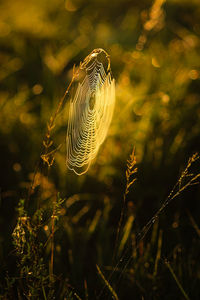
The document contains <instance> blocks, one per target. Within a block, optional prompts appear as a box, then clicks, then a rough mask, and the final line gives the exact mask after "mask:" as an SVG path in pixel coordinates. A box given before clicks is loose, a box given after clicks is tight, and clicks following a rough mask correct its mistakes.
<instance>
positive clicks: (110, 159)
mask: <svg viewBox="0 0 200 300" xmlns="http://www.w3.org/2000/svg"><path fill="white" fill-rule="evenodd" d="M199 15H200V3H199V1H198V0H190V1H187V0H184V1H183V0H169V1H166V2H165V1H162V0H156V1H149V0H142V1H136V0H131V1H128V0H117V1H114V2H108V1H105V0H101V1H99V0H97V1H91V0H89V1H87V2H85V1H83V0H73V1H72V0H66V1H61V0H52V1H46V0H42V1H39V0H30V1H24V0H15V1H13V0H9V1H1V3H0V63H1V68H0V149H1V150H0V151H1V157H0V170H1V173H0V188H1V198H0V212H1V213H0V228H1V231H0V261H1V266H2V267H1V279H2V285H1V286H2V293H3V290H4V288H5V285H6V283H5V280H4V279H5V276H6V274H7V272H8V273H9V276H17V269H16V263H15V260H16V258H15V256H14V255H13V253H12V232H13V229H14V227H15V224H16V219H17V213H16V206H17V203H18V201H19V199H20V198H25V197H26V195H27V187H28V186H29V184H30V180H31V178H32V176H33V172H34V168H35V166H36V162H37V161H38V159H39V156H40V150H41V145H42V140H43V137H44V134H45V130H46V124H47V122H48V120H49V118H50V116H51V114H52V113H53V112H54V111H55V108H56V105H57V103H58V102H59V100H60V98H61V97H62V96H63V94H64V92H65V89H66V88H67V86H68V84H69V82H70V80H71V77H72V69H73V65H74V64H76V65H78V64H79V62H80V61H83V59H84V57H85V56H87V55H88V54H89V53H90V52H91V51H92V50H93V49H95V48H103V49H105V50H106V51H107V52H108V53H109V54H110V57H111V68H112V72H113V75H114V77H115V79H116V107H115V112H114V117H113V120H112V124H111V127H110V129H109V133H108V137H107V139H106V141H105V142H104V144H103V145H102V147H101V149H100V151H99V153H98V156H97V158H96V159H95V161H94V163H93V164H92V166H91V168H90V169H89V171H88V173H87V174H86V175H83V176H81V177H77V176H76V175H75V174H73V173H72V172H69V171H68V170H67V169H66V165H65V142H64V141H65V136H66V129H67V116H68V110H67V109H68V100H69V99H67V101H66V104H65V107H64V109H63V111H62V114H60V115H59V116H58V119H57V122H56V128H55V129H54V141H55V143H56V144H57V145H59V144H62V147H61V149H60V150H59V151H58V153H57V154H56V157H55V164H54V166H53V167H52V168H51V170H50V172H49V174H48V177H46V176H45V177H44V178H43V180H42V184H41V185H42V186H43V193H41V194H38V195H35V196H33V197H32V198H33V199H31V202H30V207H31V208H30V211H31V212H33V210H34V208H35V206H34V205H35V202H36V201H39V202H40V205H41V206H44V207H46V208H47V207H51V205H52V195H53V194H55V192H57V191H59V192H60V194H61V197H62V198H65V199H66V200H65V202H64V205H63V208H62V212H61V215H62V216H61V219H60V223H59V229H58V231H57V232H56V234H55V267H54V269H55V270H54V271H55V274H57V276H61V277H62V280H63V281H64V279H66V280H67V284H70V285H71V286H73V288H74V289H75V290H76V291H77V293H78V294H79V295H80V297H81V298H83V299H87V297H86V296H84V293H85V287H84V280H85V281H86V282H87V285H88V294H89V299H95V297H97V295H98V294H99V293H100V291H101V290H102V286H103V283H102V282H101V278H99V277H98V275H97V272H96V269H95V264H98V265H100V266H102V270H103V272H104V274H106V275H107V276H109V274H110V270H111V269H112V255H113V245H114V239H115V235H116V230H117V229H116V228H117V224H118V221H119V216H120V212H121V209H122V202H123V193H124V190H125V187H126V176H125V170H126V161H127V159H128V157H129V155H130V153H131V151H132V148H133V147H135V151H136V158H137V164H138V165H137V167H138V174H137V182H136V183H135V184H134V187H133V188H132V189H131V190H130V193H129V195H128V197H127V198H128V199H127V207H126V214H125V216H126V217H125V221H124V222H125V223H126V222H129V223H126V225H127V226H125V227H124V228H126V230H128V229H127V228H129V227H130V228H132V230H130V231H128V233H127V236H128V237H127V240H128V239H129V238H131V236H132V237H133V235H134V234H135V233H136V232H139V230H140V229H141V228H142V227H143V225H145V223H146V222H147V221H148V220H149V219H150V218H151V217H152V215H153V213H154V212H155V211H156V210H157V209H158V208H159V207H160V205H161V203H162V201H163V200H164V199H165V198H166V197H167V195H168V194H169V192H170V190H171V189H172V187H173V185H174V184H175V182H176V181H177V179H178V176H179V175H180V173H181V171H182V170H183V168H184V166H185V164H186V163H187V160H188V158H189V157H190V156H191V155H192V154H193V153H194V152H196V151H199V148H200V139H199V136H200V118H199V116H200V84H199V83H200V55H199V53H200V19H199ZM199 196H200V189H199V187H198V186H197V187H195V188H192V189H191V190H190V191H189V192H186V193H185V194H184V195H183V196H182V197H180V199H178V200H176V201H175V202H174V203H173V204H172V205H170V206H169V207H168V208H167V209H166V210H165V214H163V215H162V217H161V218H160V222H159V224H155V225H154V227H153V231H152V233H150V234H149V236H148V237H147V239H146V240H145V241H144V242H143V244H142V245H141V247H140V248H139V251H138V252H137V253H135V254H134V253H129V256H131V255H133V257H134V262H132V263H131V264H130V265H128V267H127V268H126V270H125V271H124V272H123V271H122V270H120V269H119V270H118V274H121V275H120V277H121V279H120V280H118V279H113V280H112V284H113V286H114V288H115V289H116V292H117V294H118V296H119V298H120V299H132V298H135V299H142V297H144V299H160V298H161V297H163V298H164V299H182V298H181V297H183V296H182V294H181V291H180V289H179V287H178V285H177V283H176V281H175V280H174V279H173V276H172V274H171V273H170V271H169V268H167V265H166V264H165V262H164V258H167V259H169V261H170V263H171V265H172V268H173V270H174V272H175V274H176V275H177V278H178V279H179V281H180V282H181V284H182V286H183V287H184V289H185V291H186V292H187V294H188V295H189V296H190V297H191V299H199V298H198V297H199V294H200V290H199V283H200V282H199V280H200V268H199V267H200V264H199V253H200V251H199V250H200V240H199V236H198V232H199V231H198V224H199V217H200V204H199V199H200V198H199ZM36 198H37V200H36ZM131 216H132V217H131ZM194 222H196V227H195V226H194ZM128 224H129V227H128ZM45 226H47V225H45ZM45 226H44V230H43V235H44V236H48V234H49V228H48V226H47V227H45ZM195 228H196V229H195ZM126 230H125V229H124V232H126ZM41 240H42V241H43V242H44V240H45V237H41ZM159 243H160V244H159ZM158 244H159V245H160V246H159V247H160V248H159V247H158ZM123 247H124V248H125V247H126V242H125V244H124V246H123ZM157 249H160V250H159V251H160V255H159V252H157ZM122 250H123V249H122ZM45 251H46V252H45V255H46V257H47V258H48V257H49V251H50V250H49V249H48V247H47V249H46V250H45ZM134 255H135V256H134ZM156 257H158V258H157V260H156ZM61 274H62V275H61ZM63 281H62V284H63V285H64V283H63ZM60 290H61V288H59V289H57V293H58V294H57V299H62V297H63V298H64V296H63V295H64V294H62V293H61V292H60V294H59V291H60ZM63 293H64V292H63ZM71 297H73V296H71ZM84 297H85V298H84ZM101 297H102V299H109V297H110V296H108V294H107V295H105V294H104V292H103V294H102V296H101ZM71 299H73V298H71ZM74 299H76V298H74Z"/></svg>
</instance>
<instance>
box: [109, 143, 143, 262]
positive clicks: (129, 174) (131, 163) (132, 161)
mask: <svg viewBox="0 0 200 300" xmlns="http://www.w3.org/2000/svg"><path fill="white" fill-rule="evenodd" d="M137 170H138V169H137V167H136V156H135V148H133V151H132V153H131V154H130V157H129V159H128V160H127V169H126V189H125V192H124V195H123V206H122V210H121V214H120V219H119V223H118V227H117V235H116V240H115V247H114V252H113V260H114V258H115V255H116V249H117V243H118V240H119V235H120V231H121V227H122V222H123V218H124V212H125V207H126V198H127V195H128V193H129V189H130V187H131V186H132V185H133V183H134V182H135V181H136V178H135V177H133V176H135V175H136V173H137Z"/></svg>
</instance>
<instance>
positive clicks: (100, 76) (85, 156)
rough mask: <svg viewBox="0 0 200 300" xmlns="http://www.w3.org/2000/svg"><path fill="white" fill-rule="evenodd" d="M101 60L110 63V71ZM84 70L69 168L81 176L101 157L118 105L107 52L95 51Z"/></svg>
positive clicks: (73, 102)
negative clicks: (101, 150)
mask: <svg viewBox="0 0 200 300" xmlns="http://www.w3.org/2000/svg"><path fill="white" fill-rule="evenodd" d="M101 58H104V60H105V61H106V63H107V70H105V68H104V64H103V62H101V61H100V59H101ZM80 69H81V70H83V71H84V72H85V76H84V79H83V80H82V82H78V86H77V89H76V92H75V95H74V97H72V98H71V99H70V107H69V119H68V129H67V137H66V147H67V158H66V164H67V167H68V168H69V169H71V170H73V171H74V172H75V173H76V174H77V175H81V174H84V173H86V172H87V170H88V169H89V167H90V164H91V161H92V160H93V159H94V158H95V156H96V155H97V152H98V150H99V147H100V146H101V144H102V143H103V141H104V140H105V138H106V135H107V132H108V128H109V126H110V122H111V120H112V115H113V110H114V105H115V80H114V79H113V78H112V77H111V69H110V59H109V56H108V54H107V53H106V52H105V51H104V50H103V49H95V50H93V51H92V53H91V54H90V55H88V56H87V57H86V58H85V60H84V61H83V63H82V64H81V65H80ZM83 169H84V170H83Z"/></svg>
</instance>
